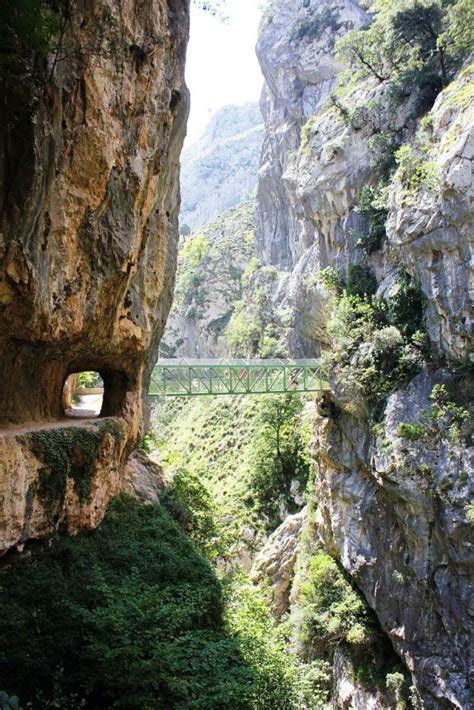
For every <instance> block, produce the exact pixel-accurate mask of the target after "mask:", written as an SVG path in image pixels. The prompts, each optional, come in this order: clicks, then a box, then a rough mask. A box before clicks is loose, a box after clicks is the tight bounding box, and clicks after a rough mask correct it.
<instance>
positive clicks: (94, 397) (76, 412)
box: [63, 370, 104, 419]
mask: <svg viewBox="0 0 474 710" xmlns="http://www.w3.org/2000/svg"><path fill="white" fill-rule="evenodd" d="M103 404H104V380H103V379H102V376H101V374H100V373H99V372H96V371H94V370H84V371H82V372H73V373H71V374H70V375H69V376H68V377H67V378H66V381H65V383H64V388H63V407H64V414H65V415H66V416H67V417H71V418H80V419H83V418H84V419H85V418H91V417H99V416H100V415H101V413H102V408H103Z"/></svg>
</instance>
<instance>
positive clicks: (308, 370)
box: [149, 359, 328, 397]
mask: <svg viewBox="0 0 474 710" xmlns="http://www.w3.org/2000/svg"><path fill="white" fill-rule="evenodd" d="M325 389H328V385H327V383H326V382H324V380H323V379H322V373H321V365H320V362H319V360H314V359H307V360H277V359H273V360H243V359H235V360H232V359H224V360H192V359H180V360H173V359H166V360H159V361H158V363H157V364H156V366H155V368H154V369H153V373H152V377H151V384H150V390H149V396H150V397H163V396H167V397H180V396H181V397H199V396H215V395H229V394H230V395H236V394H265V393H275V394H276V393H282V392H319V391H322V390H325Z"/></svg>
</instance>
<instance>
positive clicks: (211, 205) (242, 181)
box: [180, 103, 264, 231]
mask: <svg viewBox="0 0 474 710" xmlns="http://www.w3.org/2000/svg"><path fill="white" fill-rule="evenodd" d="M263 136H264V127H263V118H262V115H261V113H260V109H259V106H258V104H256V103H248V104H244V105H243V106H225V107H224V108H222V109H221V110H220V111H218V112H217V113H216V114H214V116H213V117H212V119H211V121H210V122H209V125H208V126H207V128H206V130H205V131H204V133H203V134H202V136H201V138H200V139H199V140H198V141H196V143H194V144H193V145H191V146H190V147H189V148H188V149H187V150H185V151H184V152H183V154H182V157H181V195H182V205H181V216H180V221H181V225H184V224H187V225H188V226H189V227H190V228H191V230H192V231H195V230H196V229H199V228H200V227H202V226H203V225H206V224H209V223H210V222H212V221H213V220H214V219H216V217H218V216H219V214H221V213H222V212H224V211H225V210H228V209H230V208H231V207H235V206H236V205H238V204H239V203H240V202H242V201H243V200H245V199H247V198H248V197H249V196H250V195H251V194H252V193H253V192H254V190H255V188H256V185H257V174H258V168H259V162H260V153H261V147H262V143H263Z"/></svg>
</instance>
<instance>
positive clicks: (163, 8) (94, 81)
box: [0, 0, 188, 546]
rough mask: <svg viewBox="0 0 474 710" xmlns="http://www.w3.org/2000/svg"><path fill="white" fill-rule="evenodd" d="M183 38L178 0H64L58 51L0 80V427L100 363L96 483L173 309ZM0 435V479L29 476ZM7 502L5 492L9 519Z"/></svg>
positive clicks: (27, 418) (183, 4)
mask: <svg viewBox="0 0 474 710" xmlns="http://www.w3.org/2000/svg"><path fill="white" fill-rule="evenodd" d="M187 33H188V2H187V0H170V1H165V0H145V1H144V2H142V3H141V4H140V5H137V4H136V3H135V2H133V1H132V0H125V2H121V3H119V2H118V1H117V0H100V1H99V2H96V3H94V4H93V6H91V7H88V8H87V9H85V7H84V6H83V5H81V4H74V6H73V7H72V8H71V10H70V15H69V19H68V21H67V22H66V24H65V34H64V38H63V49H64V58H61V59H60V61H57V62H56V63H54V64H53V59H52V58H51V60H48V66H45V67H44V70H42V71H41V72H40V74H41V75H40V76H38V78H37V81H36V83H34V82H32V84H31V86H29V85H25V86H22V87H21V88H20V86H13V87H12V86H10V87H7V88H6V89H5V87H3V89H4V94H5V95H4V97H3V100H2V102H1V108H0V126H1V130H0V134H1V138H0V159H1V162H2V165H3V171H2V173H1V185H0V211H1V214H0V380H1V387H0V422H1V425H2V426H4V427H16V426H18V425H22V424H23V423H24V422H30V423H31V422H38V423H39V422H44V421H48V422H55V421H58V420H59V419H61V417H62V415H63V386H64V382H65V380H66V378H67V376H68V375H69V374H70V373H73V372H78V371H82V370H95V371H98V372H99V373H100V374H101V376H102V378H103V380H104V385H105V393H104V405H103V409H102V415H103V416H114V417H118V418H119V419H120V421H121V422H122V424H123V426H124V428H123V430H121V431H122V433H121V444H120V453H119V454H118V456H115V455H114V457H112V459H113V460H112V459H111V461H110V466H111V468H110V473H109V475H110V476H112V475H115V474H113V472H112V469H113V468H114V466H115V465H116V464H117V465H119V466H121V465H122V464H123V462H124V460H125V459H126V455H127V454H128V453H129V452H130V451H131V450H132V448H133V447H134V445H136V443H137V442H138V440H139V438H140V435H141V433H142V431H143V426H144V422H145V419H146V393H147V389H148V382H149V375H150V369H151V367H152V365H153V361H154V357H155V355H156V353H157V347H158V342H159V338H160V335H161V332H162V329H163V325H164V322H165V319H166V316H167V313H168V310H169V307H170V303H171V297H172V289H173V282H174V270H175V262H176V247H177V226H178V225H177V221H178V210H179V194H178V168H179V154H180V150H181V145H182V141H183V137H184V131H185V121H186V116H187V106H188V99H187V90H186V87H185V84H184V78H183V75H184V57H185V48H186V42H187ZM61 57H62V55H61ZM30 428H31V427H30ZM8 441H9V444H8V446H9V449H10V450H9V455H8V457H7V458H5V459H2V462H1V464H0V465H1V466H2V478H3V480H5V481H6V486H7V488H9V487H11V486H12V485H13V481H14V479H16V478H18V476H19V475H21V471H20V469H19V467H20V468H21V466H22V465H23V464H21V460H22V461H27V464H26V465H27V466H29V467H30V473H29V474H28V475H27V476H26V478H28V479H29V480H30V481H31V482H32V483H33V480H34V476H35V473H34V469H35V463H34V461H33V460H32V456H33V453H28V452H27V450H26V447H27V443H26V442H25V441H23V442H21V441H20V439H19V438H18V437H16V438H15V437H13V438H9V439H8ZM25 475H26V474H25ZM114 486H115V484H112V483H111V484H110V486H109V489H108V493H112V492H113V490H114V489H115V488H114ZM108 493H107V495H104V496H102V498H101V503H100V505H99V504H98V505H97V510H96V512H95V513H94V514H93V515H92V516H91V517H92V518H93V519H94V522H95V523H97V522H99V519H100V517H101V515H102V514H103V512H104V510H105V505H106V503H107V500H108ZM21 495H23V498H22V497H21ZM21 495H20V496H17V497H16V503H15V505H17V506H19V507H20V508H21V507H22V506H23V508H24V510H23V513H19V518H18V519H21V518H22V517H23V518H25V516H26V517H28V516H29V515H30V513H29V512H28V511H29V506H30V502H29V499H30V497H31V495H33V493H32V491H31V490H30V489H29V488H28V486H27V487H26V488H24V489H23V493H22V494H21ZM10 505H11V502H10V499H9V498H8V497H7V498H3V500H2V506H3V508H2V515H3V516H5V518H7V519H8V518H9V517H10V516H11V508H10ZM68 515H69V514H68ZM40 517H41V516H40ZM77 517H78V521H77V522H78V526H79V525H81V522H80V520H81V519H82V513H81V514H80V515H78V516H77ZM69 518H70V519H72V518H71V516H70V515H69ZM36 519H39V518H38V516H36V518H35V520H36ZM35 520H33V519H31V520H30V523H29V524H28V525H26V528H25V527H24V530H27V531H28V534H29V535H31V536H35V535H36V534H39V533H40V532H42V531H46V530H47V528H48V526H47V525H46V524H43V522H41V523H38V527H35ZM20 527H21V526H20ZM70 527H71V528H72V527H74V526H73V525H71V526H70ZM18 534H19V536H20V537H21V538H22V539H23V538H24V537H25V533H24V532H23V533H21V534H20V531H19V530H18ZM13 542H14V535H9V536H7V538H5V540H4V542H3V543H2V544H3V545H7V546H8V545H10V544H13Z"/></svg>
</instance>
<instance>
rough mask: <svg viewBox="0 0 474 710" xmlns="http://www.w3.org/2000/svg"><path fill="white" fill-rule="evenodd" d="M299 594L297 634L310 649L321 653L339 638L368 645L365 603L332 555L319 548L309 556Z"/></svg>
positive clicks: (338, 640) (361, 645)
mask: <svg viewBox="0 0 474 710" xmlns="http://www.w3.org/2000/svg"><path fill="white" fill-rule="evenodd" d="M301 597H302V607H303V615H302V621H301V626H300V630H299V636H300V640H301V641H302V642H303V643H304V644H305V646H307V647H308V648H310V649H311V652H312V653H316V654H322V655H323V656H324V654H325V653H327V652H328V650H329V649H330V648H331V647H332V648H334V647H336V646H338V645H339V644H340V643H341V642H346V643H348V644H350V645H352V646H360V647H365V646H367V645H370V643H371V641H372V637H373V629H372V628H371V625H370V623H369V618H368V615H367V610H366V606H365V604H364V602H363V600H362V598H361V597H360V595H359V594H358V593H357V592H355V591H354V589H353V588H352V587H351V585H350V584H349V582H348V581H347V580H346V578H345V576H344V575H343V573H342V572H341V570H340V569H339V567H338V566H337V564H336V562H335V560H334V559H333V558H332V557H329V555H327V554H325V553H324V552H319V553H318V554H317V555H316V556H315V557H314V558H313V559H312V560H311V563H310V567H309V575H308V579H307V580H306V581H305V582H304V583H303V584H302V586H301Z"/></svg>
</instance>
